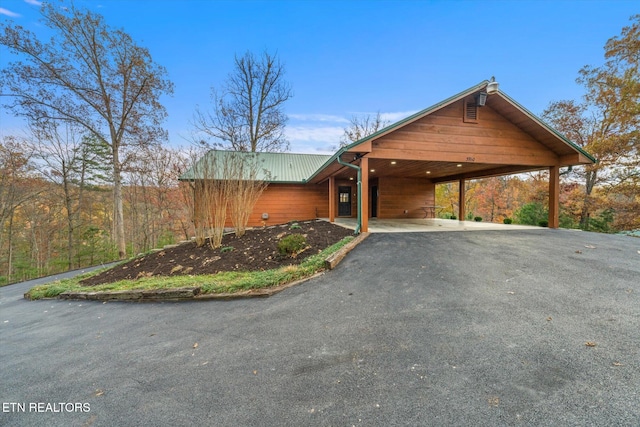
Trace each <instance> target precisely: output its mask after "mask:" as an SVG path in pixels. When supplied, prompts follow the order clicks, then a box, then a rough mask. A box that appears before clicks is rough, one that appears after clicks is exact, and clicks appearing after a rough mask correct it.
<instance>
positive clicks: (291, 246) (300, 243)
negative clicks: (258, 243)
mask: <svg viewBox="0 0 640 427" xmlns="http://www.w3.org/2000/svg"><path fill="white" fill-rule="evenodd" d="M305 246H307V240H306V239H305V238H304V236H303V235H302V234H289V235H288V236H285V237H283V238H282V240H280V241H279V242H278V252H279V253H280V255H288V256H293V255H295V254H297V253H298V252H300V251H301V250H303V249H304V248H305Z"/></svg>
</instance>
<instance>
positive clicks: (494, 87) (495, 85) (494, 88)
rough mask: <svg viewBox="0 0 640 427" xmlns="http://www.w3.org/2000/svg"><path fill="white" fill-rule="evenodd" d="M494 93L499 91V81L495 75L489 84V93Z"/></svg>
mask: <svg viewBox="0 0 640 427" xmlns="http://www.w3.org/2000/svg"><path fill="white" fill-rule="evenodd" d="M494 93H498V82H497V81H496V78H495V77H491V81H489V84H488V85H487V95H493V94H494Z"/></svg>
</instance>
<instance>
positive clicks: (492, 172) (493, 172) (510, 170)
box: [431, 165, 540, 184]
mask: <svg viewBox="0 0 640 427" xmlns="http://www.w3.org/2000/svg"><path fill="white" fill-rule="evenodd" d="M536 170H540V168H539V167H531V166H521V165H515V166H498V167H495V168H491V169H485V170H481V171H476V172H469V173H461V174H456V175H449V176H443V177H438V178H432V179H431V181H433V182H434V183H436V184H441V183H443V182H455V181H458V180H460V179H467V180H468V179H478V178H490V177H492V176H503V175H513V174H517V173H524V172H531V171H536Z"/></svg>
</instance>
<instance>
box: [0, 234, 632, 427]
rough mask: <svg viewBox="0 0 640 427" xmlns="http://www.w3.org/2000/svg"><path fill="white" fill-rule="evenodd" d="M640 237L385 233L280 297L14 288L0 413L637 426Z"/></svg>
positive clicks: (52, 422)
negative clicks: (36, 407) (85, 295)
mask: <svg viewBox="0 0 640 427" xmlns="http://www.w3.org/2000/svg"><path fill="white" fill-rule="evenodd" d="M639 250H640V240H639V239H634V238H630V237H623V236H610V235H598V234H591V233H582V232H574V231H566V230H547V229H540V230H524V231H510V232H501V231H475V232H457V233H402V234H374V235H371V236H370V237H369V238H368V239H367V240H365V241H364V242H363V243H362V244H361V245H360V246H358V247H357V248H356V249H355V250H354V251H353V252H351V253H350V254H349V255H348V256H347V257H346V258H345V260H344V261H343V263H342V264H340V266H338V268H337V269H335V270H333V271H331V272H328V273H327V274H325V275H323V276H322V277H319V278H317V279H314V280H311V281H309V282H306V283H304V284H302V285H300V286H297V287H294V288H291V289H289V290H286V291H284V292H282V293H280V294H277V295H275V296H273V297H271V298H268V299H256V300H236V301H230V302H223V301H216V302H206V303H200V302H189V303H157V304H155V303H153V304H131V303H108V304H103V303H94V302H87V301H83V302H69V301H58V300H51V301H36V302H28V301H25V300H11V301H8V302H5V300H4V298H5V297H4V296H3V299H2V304H1V305H0V310H1V311H0V344H1V345H0V366H2V389H1V390H0V396H1V400H2V402H3V412H2V413H0V425H21V426H41V425H48V426H70V425H75V426H84V425H92V426H135V425H154V426H175V425H198V426H200V425H203V426H204V425H216V426H241V425H242V426H249V425H252V426H253V425H256V426H257V425H265V426H272V425H279V426H301V425H305V426H311V425H326V426H338V425H348V426H351V425H363V426H390V425H427V426H428V425H433V426H442V425H483V426H492V425H576V426H577V425H622V426H637V425H639V424H640V409H639V408H640V392H639V391H638V386H637V385H638V384H640V353H639V349H640V333H639V332H638V331H640V281H639V280H638V277H640V253H638V251H639ZM0 291H1V292H3V294H4V292H5V290H4V289H2V290H0ZM587 342H589V343H592V344H593V345H594V346H587V345H586V343H587ZM12 402H13V403H23V404H25V405H26V407H25V409H26V410H25V411H24V412H21V411H14V412H11V410H12V408H14V409H15V408H16V406H15V405H14V406H7V405H5V404H6V403H12ZM34 402H35V403H38V402H41V403H45V404H46V403H51V404H54V403H68V402H70V403H81V404H86V406H81V409H82V410H74V411H71V412H67V411H65V410H64V407H62V408H63V410H62V411H61V412H33V411H32V412H29V404H30V403H34ZM44 408H45V409H46V406H44ZM58 408H60V406H59V407H58ZM86 408H88V409H89V411H88V412H87V411H84V409H86ZM4 409H9V410H7V411H5V410H4ZM18 409H20V407H18ZM51 409H52V410H53V409H55V407H54V406H52V407H51Z"/></svg>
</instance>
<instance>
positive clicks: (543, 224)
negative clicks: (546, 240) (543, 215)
mask: <svg viewBox="0 0 640 427" xmlns="http://www.w3.org/2000/svg"><path fill="white" fill-rule="evenodd" d="M538 225H539V226H540V227H548V226H549V221H548V220H546V219H541V220H540V221H538Z"/></svg>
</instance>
